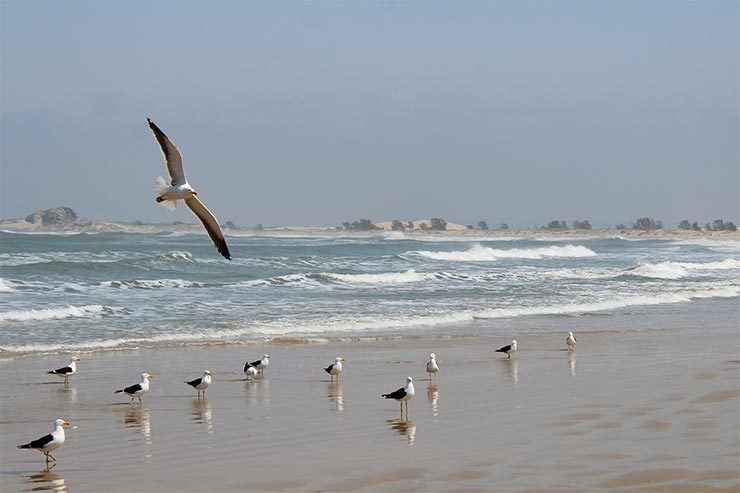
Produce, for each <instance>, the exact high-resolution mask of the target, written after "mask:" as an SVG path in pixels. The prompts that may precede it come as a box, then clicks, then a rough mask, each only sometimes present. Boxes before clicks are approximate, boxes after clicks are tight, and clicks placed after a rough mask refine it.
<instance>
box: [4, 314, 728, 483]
mask: <svg viewBox="0 0 740 493" xmlns="http://www.w3.org/2000/svg"><path fill="white" fill-rule="evenodd" d="M563 320H565V321H567V319H563ZM566 333H567V329H566V328H565V326H564V329H563V330H562V331H557V332H553V333H552V334H539V335H538V334H529V335H525V336H520V337H518V338H517V339H518V343H519V348H520V351H519V352H518V353H516V354H515V355H514V356H513V357H512V359H511V360H508V359H506V358H505V357H504V356H502V355H501V354H497V353H494V352H493V349H494V348H495V347H499V346H500V345H503V344H506V343H508V342H509V341H508V340H505V339H502V338H500V337H486V336H459V337H457V336H456V337H449V338H440V337H430V338H425V337H419V338H408V339H401V340H397V339H394V340H377V341H364V342H352V343H350V342H347V343H325V344H292V345H272V346H267V345H266V346H222V347H195V348H180V349H177V348H171V349H151V350H138V351H119V352H100V353H92V354H83V355H82V361H81V363H80V366H79V368H80V373H79V375H75V376H74V377H72V379H71V382H70V385H69V388H65V387H64V386H63V385H62V384H61V381H60V379H58V378H56V377H53V376H51V375H45V374H44V370H46V369H51V368H56V367H58V366H60V364H63V363H64V361H65V359H64V357H60V356H59V355H56V356H32V357H25V358H18V359H15V360H6V361H2V362H1V363H0V365H1V366H0V367H1V368H2V383H1V384H0V406H1V407H0V409H1V410H2V415H1V419H0V464H1V466H0V490H2V491H3V492H6V491H8V492H9V491H32V490H34V489H48V490H56V491H73V492H80V491H83V492H87V491H90V492H99V491H130V490H132V489H135V490H137V491H152V492H159V491H247V492H251V491H296V492H301V491H338V492H339V491H360V492H366V491H381V492H410V491H434V492H437V491H450V492H452V491H455V492H463V491H469V492H474V491H484V492H488V491H491V492H493V491H515V492H557V491H569V492H571V491H583V492H599V491H609V492H616V491H619V492H650V493H658V492H679V493H680V492H704V493H712V492H727V493H729V492H737V491H738V490H739V488H740V477H739V473H738V464H739V462H738V461H739V460H740V453H739V450H740V426H739V423H740V411H739V409H740V407H739V406H740V398H739V396H740V357H739V355H738V342H740V339H739V335H738V332H737V329H736V328H735V329H732V330H728V329H726V328H725V329H721V330H720V329H717V330H714V329H713V328H709V327H702V328H701V331H699V329H697V330H694V331H692V330H665V329H664V330H642V331H637V330H631V331H619V330H614V331H595V332H589V331H587V330H580V331H579V332H577V334H576V335H577V337H578V339H579V345H578V347H577V348H576V350H575V352H573V353H568V352H567V351H564V350H561V348H562V347H563V345H564V338H565V335H566ZM701 334H703V335H704V336H703V338H702V340H701V344H699V345H697V344H696V343H697V338H698V337H699V336H700V335H701ZM263 352H268V353H270V355H271V356H272V358H271V361H272V362H271V366H270V368H269V369H268V370H267V371H266V372H265V376H264V378H262V379H259V380H256V381H253V382H244V381H243V375H242V373H241V367H242V366H243V364H244V361H245V360H247V359H250V360H252V359H256V358H258V357H259V356H260V355H261V354H262V353H263ZM430 352H435V353H436V354H437V359H438V361H439V364H440V367H441V370H440V373H439V375H438V378H437V383H436V385H434V384H432V383H431V382H430V381H429V380H428V379H427V376H426V373H425V372H424V364H425V361H426V358H427V356H428V354H429V353H430ZM337 355H342V356H344V357H345V358H346V359H347V362H346V363H345V371H344V373H343V374H342V376H341V379H340V382H339V383H338V384H332V383H330V382H329V379H328V375H326V374H325V373H324V372H323V371H322V368H323V367H324V366H327V365H328V364H329V363H331V362H332V361H333V359H334V357H335V356H337ZM206 368H208V369H210V370H211V371H212V372H213V374H214V383H213V385H212V386H211V388H210V389H208V391H207V393H206V398H205V399H197V398H196V396H195V391H194V390H192V389H191V388H190V387H188V386H187V385H185V384H184V383H183V381H184V380H189V379H192V378H195V377H197V376H199V375H200V371H201V370H202V369H206ZM143 371H149V372H152V373H154V374H155V375H156V378H155V379H154V380H153V382H152V388H151V391H150V392H149V393H148V394H147V395H145V396H144V403H143V405H142V406H139V405H138V404H135V405H129V402H128V398H126V397H123V396H120V395H117V396H114V395H113V393H112V392H113V390H115V389H117V388H121V387H123V386H126V385H131V384H133V383H136V382H138V379H139V374H140V373H141V372H143ZM407 375H410V376H412V377H414V379H415V385H416V397H415V398H414V399H413V400H412V401H411V404H410V413H409V419H408V420H407V421H405V420H402V419H401V416H400V410H399V405H398V404H397V403H395V402H393V401H386V400H384V399H382V398H381V397H380V394H381V393H383V392H389V391H392V390H395V389H396V388H398V387H400V386H402V385H403V383H404V379H405V377H406V376H407ZM47 377H48V378H47ZM58 417H62V418H65V419H68V420H70V421H71V422H72V423H73V425H76V426H77V427H78V428H76V429H72V430H68V433H67V443H66V444H65V445H64V446H63V447H62V448H61V449H60V450H58V451H57V452H56V453H55V456H56V457H57V459H58V460H59V462H58V465H57V466H56V467H54V468H52V469H51V471H50V472H48V473H47V472H44V464H43V460H42V459H43V456H42V455H41V454H39V453H38V452H35V451H28V450H17V449H16V448H15V446H16V445H18V444H20V443H25V442H26V441H28V440H31V439H35V438H38V437H39V436H41V435H43V434H46V433H48V432H49V431H51V426H52V422H53V420H54V419H56V418H58ZM64 488H67V489H64Z"/></svg>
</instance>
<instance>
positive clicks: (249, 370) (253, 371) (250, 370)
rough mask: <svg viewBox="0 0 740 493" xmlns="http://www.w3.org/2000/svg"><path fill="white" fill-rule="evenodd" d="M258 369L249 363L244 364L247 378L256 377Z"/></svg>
mask: <svg viewBox="0 0 740 493" xmlns="http://www.w3.org/2000/svg"><path fill="white" fill-rule="evenodd" d="M258 373H259V371H258V370H257V368H255V367H254V366H252V364H251V363H247V364H246V365H244V374H245V375H246V376H247V380H254V379H255V378H256V377H257V374H258Z"/></svg>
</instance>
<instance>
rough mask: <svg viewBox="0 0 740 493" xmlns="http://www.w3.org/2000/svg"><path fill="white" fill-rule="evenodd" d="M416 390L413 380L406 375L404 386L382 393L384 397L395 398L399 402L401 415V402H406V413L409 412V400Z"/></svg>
mask: <svg viewBox="0 0 740 493" xmlns="http://www.w3.org/2000/svg"><path fill="white" fill-rule="evenodd" d="M415 393H416V390H415V389H414V381H413V379H412V378H411V377H406V386H405V387H401V388H400V389H398V390H394V391H393V392H391V393H390V394H382V396H383V397H385V398H386V399H395V400H396V401H398V402H400V403H401V415H403V403H404V402H405V403H406V415H408V413H409V401H410V400H411V399H413V398H414V394H415Z"/></svg>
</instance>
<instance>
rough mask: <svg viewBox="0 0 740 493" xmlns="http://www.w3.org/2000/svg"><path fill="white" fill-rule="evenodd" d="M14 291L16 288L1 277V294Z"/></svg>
mask: <svg viewBox="0 0 740 493" xmlns="http://www.w3.org/2000/svg"><path fill="white" fill-rule="evenodd" d="M13 291H15V288H14V287H13V286H11V285H10V282H9V281H6V280H5V279H3V278H1V277H0V293H11V292H13Z"/></svg>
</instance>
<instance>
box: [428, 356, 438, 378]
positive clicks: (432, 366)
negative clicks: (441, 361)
mask: <svg viewBox="0 0 740 493" xmlns="http://www.w3.org/2000/svg"><path fill="white" fill-rule="evenodd" d="M438 371H439V365H437V355H436V354H434V353H432V354H430V355H429V361H427V373H429V380H431V379H432V378H433V377H434V375H436V374H437V372H438Z"/></svg>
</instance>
